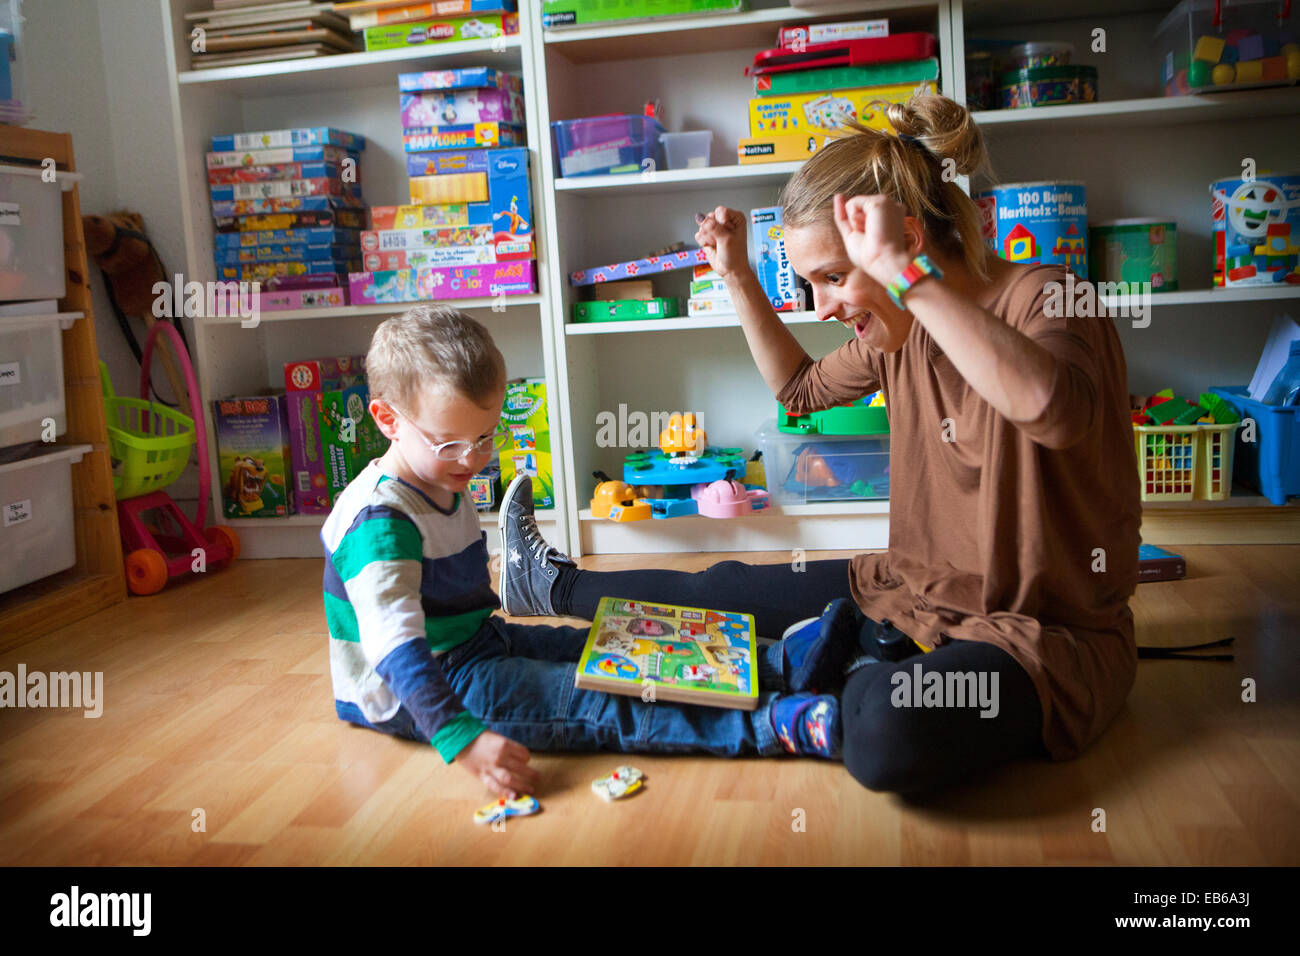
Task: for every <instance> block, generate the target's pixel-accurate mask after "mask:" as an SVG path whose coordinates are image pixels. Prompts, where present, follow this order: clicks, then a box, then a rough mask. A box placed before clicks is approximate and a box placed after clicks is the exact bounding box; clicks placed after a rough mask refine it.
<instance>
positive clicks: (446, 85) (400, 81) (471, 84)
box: [397, 66, 524, 93]
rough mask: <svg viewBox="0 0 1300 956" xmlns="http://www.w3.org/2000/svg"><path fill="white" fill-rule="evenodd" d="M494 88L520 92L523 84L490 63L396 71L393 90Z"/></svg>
mask: <svg viewBox="0 0 1300 956" xmlns="http://www.w3.org/2000/svg"><path fill="white" fill-rule="evenodd" d="M487 88H491V89H498V90H505V91H507V92H510V93H522V92H523V91H524V83H523V80H521V79H520V78H519V77H518V76H517V75H515V74H514V73H506V72H505V71H504V70H497V69H494V68H492V67H490V66H471V67H467V68H465V69H460V70H425V71H424V72H422V73H399V74H398V75H397V89H398V91H399V92H402V93H419V92H422V91H425V90H477V89H487Z"/></svg>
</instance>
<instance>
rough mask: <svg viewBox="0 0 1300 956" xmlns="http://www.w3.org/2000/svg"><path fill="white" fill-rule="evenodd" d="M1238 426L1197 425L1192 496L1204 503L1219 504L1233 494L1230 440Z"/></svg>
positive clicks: (1231, 424) (1231, 440)
mask: <svg viewBox="0 0 1300 956" xmlns="http://www.w3.org/2000/svg"><path fill="white" fill-rule="evenodd" d="M1240 425H1241V422H1230V423H1228V424H1226V425H1197V426H1196V440H1197V442H1198V445H1197V449H1196V482H1195V495H1196V497H1197V498H1199V499H1202V500H1205V501H1222V500H1223V499H1224V498H1227V497H1230V496H1231V494H1232V465H1233V450H1234V448H1235V447H1236V442H1235V441H1234V440H1233V438H1234V436H1235V435H1236V432H1237V429H1238V428H1239V427H1240Z"/></svg>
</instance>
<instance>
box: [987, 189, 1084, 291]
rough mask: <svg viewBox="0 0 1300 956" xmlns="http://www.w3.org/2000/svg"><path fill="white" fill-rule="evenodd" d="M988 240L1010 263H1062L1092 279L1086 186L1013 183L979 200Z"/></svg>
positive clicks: (1081, 277) (991, 190) (1077, 273)
mask: <svg viewBox="0 0 1300 956" xmlns="http://www.w3.org/2000/svg"><path fill="white" fill-rule="evenodd" d="M975 202H976V204H977V205H978V206H979V208H980V215H981V222H982V232H983V236H984V241H985V242H986V243H987V244H988V246H989V248H990V249H992V250H993V251H994V252H996V253H997V254H998V255H999V256H1001V257H1002V258H1003V259H1006V260H1007V261H1008V262H1019V263H1026V264H1027V263H1039V262H1045V263H1057V264H1059V265H1063V266H1067V267H1069V268H1070V269H1071V270H1072V271H1073V272H1074V274H1075V275H1076V276H1078V277H1079V278H1080V279H1086V278H1088V243H1087V228H1088V226H1087V223H1088V204H1087V192H1086V189H1085V187H1084V184H1083V183H1082V182H1078V181H1071V180H1047V181H1044V182H1032V183H1008V184H1005V185H1001V186H994V187H992V188H990V189H986V190H984V191H983V192H982V193H980V194H979V196H977V197H976V200H975Z"/></svg>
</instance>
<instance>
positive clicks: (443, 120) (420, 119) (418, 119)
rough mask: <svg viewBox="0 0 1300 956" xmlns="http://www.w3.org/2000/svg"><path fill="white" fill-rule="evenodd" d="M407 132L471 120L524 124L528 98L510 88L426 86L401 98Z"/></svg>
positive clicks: (475, 121) (470, 121) (472, 121)
mask: <svg viewBox="0 0 1300 956" xmlns="http://www.w3.org/2000/svg"><path fill="white" fill-rule="evenodd" d="M398 108H399V109H400V110H401V113H402V132H403V133H430V132H433V131H434V130H436V129H439V128H442V127H446V126H464V125H465V124H467V123H514V124H515V125H517V126H522V125H523V124H524V98H523V96H522V95H521V94H519V93H514V92H511V91H510V90H501V89H496V88H495V87H488V88H486V89H478V90H425V91H422V92H419V93H403V94H402V95H401V98H400V100H399V107H398Z"/></svg>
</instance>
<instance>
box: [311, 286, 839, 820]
mask: <svg viewBox="0 0 1300 956" xmlns="http://www.w3.org/2000/svg"><path fill="white" fill-rule="evenodd" d="M366 372H367V375H368V378H369V383H370V414H371V415H372V416H373V417H374V419H375V421H376V422H377V423H378V426H379V428H380V430H381V431H382V432H383V433H384V434H385V435H386V436H387V437H388V438H389V439H390V440H391V444H390V446H389V449H388V451H387V452H386V453H385V454H384V455H383V457H382V458H379V459H376V460H375V461H372V462H371V463H370V465H368V466H367V467H366V469H365V470H364V471H363V472H362V473H361V474H360V475H358V476H357V478H356V479H355V480H354V481H353V482H352V483H351V484H349V485H348V487H347V488H346V489H344V491H343V493H342V494H341V495H340V496H339V499H338V501H337V503H336V504H335V506H334V509H333V511H331V513H330V515H329V518H328V519H327V520H326V522H325V526H324V528H323V529H322V531H321V540H322V542H323V543H324V546H325V559H326V560H325V578H324V603H325V616H326V620H327V621H328V624H329V631H330V673H331V676H332V679H333V683H334V697H335V709H336V711H337V713H338V715H339V717H340V718H341V719H343V720H346V721H349V722H350V723H353V724H357V725H359V726H363V727H370V728H372V729H375V730H379V731H382V732H384V733H389V734H394V735H397V736H401V737H406V738H410V739H413V740H423V741H428V742H430V743H431V744H432V745H433V747H434V748H435V749H436V750H437V751H438V753H439V754H440V755H441V756H442V758H443V759H444V760H445V761H447V762H449V763H450V762H452V761H453V760H454V761H455V762H457V763H459V764H460V765H461V766H463V767H464V768H465V769H466V770H467V771H469V772H470V773H472V774H474V775H475V776H477V777H478V778H479V779H480V780H481V781H482V782H483V783H484V784H486V785H487V787H488V788H489V789H490V790H492V791H493V792H494V793H496V794H498V795H501V796H506V797H509V798H513V797H515V796H516V795H517V794H518V793H526V792H531V791H534V790H536V788H537V784H538V775H537V772H536V771H535V770H534V769H532V768H531V767H529V766H528V762H529V759H530V755H529V751H528V749H526V748H534V749H539V750H602V749H604V750H619V751H637V752H643V753H688V752H701V751H703V752H709V753H715V754H720V755H724V756H739V755H742V754H754V753H756V754H761V755H770V754H775V753H780V752H781V751H782V749H783V747H784V749H786V750H789V751H791V752H795V753H804V754H817V755H820V756H824V757H830V758H835V757H838V755H839V733H840V732H839V705H838V702H837V701H836V699H835V698H834V697H833V696H829V695H823V696H816V695H814V694H811V693H794V694H791V693H773V692H770V691H769V692H767V693H760V697H759V707H758V709H757V710H755V711H753V712H752V713H747V712H743V711H738V710H724V709H719V708H708V707H689V706H682V705H677V704H671V703H652V702H651V703H648V702H643V701H642V700H641V699H640V698H637V697H625V696H621V695H615V694H605V693H601V692H597V691H587V690H579V689H577V688H575V687H574V674H575V665H576V662H577V660H578V658H579V656H580V654H581V651H582V647H583V644H584V643H585V641H586V637H587V632H586V630H584V629H582V628H574V627H538V626H532V627H526V626H523V625H518V624H512V623H509V622H507V621H505V620H504V619H503V618H501V617H494V616H493V614H492V612H493V611H494V610H496V609H497V608H498V607H500V604H499V602H498V600H497V597H496V595H495V594H494V593H493V591H492V587H491V583H490V580H491V579H490V575H489V572H488V553H487V547H486V544H485V540H486V535H485V534H484V532H483V531H482V529H481V527H480V524H479V516H478V514H477V512H475V510H474V508H473V506H472V505H471V503H470V502H469V500H468V498H467V497H466V496H465V495H464V493H463V492H464V490H465V488H466V486H467V485H468V483H469V480H470V478H471V477H472V476H473V475H474V474H475V473H476V472H478V471H479V470H480V469H482V468H483V467H484V465H486V464H487V462H488V460H489V458H490V457H491V454H492V443H493V435H494V433H495V431H496V426H497V420H498V418H499V417H500V414H501V403H502V400H503V398H504V395H505V382H506V372H505V362H504V360H503V359H502V357H501V353H500V352H499V351H498V350H497V348H496V346H495V345H494V344H493V342H492V339H491V337H490V336H489V335H488V333H487V330H486V329H484V328H483V326H482V325H480V324H479V323H478V322H476V321H474V319H472V318H470V317H469V316H467V315H465V314H464V313H462V312H460V311H458V310H456V309H452V308H448V307H444V306H420V307H417V308H413V309H411V310H410V311H408V312H406V313H405V314H403V315H399V316H394V317H392V318H390V319H388V320H386V321H385V322H383V323H382V324H381V325H380V326H379V328H378V329H377V330H376V331H375V335H374V338H373V340H372V342H371V346H370V352H369V354H368V355H367V356H366ZM521 480H522V481H524V482H527V480H528V479H527V478H523V477H522V476H521V478H517V479H516V484H514V485H512V487H511V494H510V495H508V499H510V500H512V501H513V500H516V499H520V498H522V497H524V496H523V495H521V494H520V491H521V489H520V488H519V487H518V483H519V482H520V481H521ZM522 491H525V492H527V494H526V497H527V499H528V502H527V504H528V505H531V498H532V495H531V486H528V487H526V488H524V489H522ZM526 511H527V514H525V513H524V511H523V510H521V509H517V512H518V513H515V512H512V514H513V516H514V518H515V519H516V524H517V526H518V529H521V530H522V531H523V532H524V536H523V537H518V536H517V537H516V538H514V539H511V540H512V541H514V542H517V544H512V545H511V546H510V548H509V550H510V552H511V553H509V554H503V555H502V561H504V562H509V561H515V562H516V563H519V562H518V558H519V556H518V553H517V552H518V547H519V546H523V547H529V546H530V545H529V544H528V542H530V541H533V540H536V541H541V540H542V539H541V536H540V535H539V534H537V533H536V526H535V525H534V524H533V523H532V518H531V511H532V509H531V507H527V509H526ZM510 518H511V515H505V514H503V516H502V519H501V520H502V526H503V528H504V527H505V525H506V523H507V522H508V520H509V519H510ZM530 530H531V533H530ZM558 559H560V560H568V559H567V558H562V556H559V558H558ZM615 596H616V595H615ZM848 616H849V615H848V614H847V613H842V614H840V615H839V617H838V618H836V621H837V622H838V623H836V625H835V627H834V631H835V633H834V634H832V633H831V630H832V628H831V625H830V624H829V623H828V624H827V625H826V626H823V627H821V628H820V629H819V628H816V627H814V628H812V629H811V632H810V634H809V635H808V636H807V639H806V640H805V641H804V642H803V643H802V644H800V645H799V647H798V651H799V653H798V657H797V660H798V661H799V666H798V667H797V668H794V669H793V673H792V674H791V678H792V679H790V680H789V681H788V682H787V681H786V679H785V676H786V674H787V673H790V672H791V668H790V667H789V666H788V665H787V664H786V662H785V658H784V657H783V647H791V646H792V645H791V644H790V643H789V642H787V644H786V645H782V644H774V645H771V646H770V647H768V648H765V649H764V652H763V654H761V655H760V657H761V658H762V659H761V660H760V661H759V662H758V663H759V673H760V685H761V686H762V687H764V688H771V689H780V690H782V691H785V690H786V687H787V683H788V684H789V685H790V686H791V689H793V688H794V687H795V686H796V685H797V686H798V689H800V690H802V689H803V688H805V687H809V686H813V685H814V684H815V685H817V686H822V687H828V688H829V687H832V686H833V685H834V684H835V679H834V678H835V677H842V671H843V667H844V664H845V663H846V661H845V660H843V659H842V651H840V650H837V649H838V648H843V647H844V646H845V643H846V642H845V641H844V640H843V639H842V634H841V633H840V630H841V625H843V626H844V627H848V626H853V625H851V624H845V623H844V621H842V620H840V619H842V618H847V617H848ZM832 617H834V615H831V614H827V615H826V616H825V620H826V621H828V622H829V621H830V620H831V619H832ZM853 633H855V634H856V631H854V632H853ZM832 637H834V638H835V639H834V640H832V639H831V638H832ZM792 640H793V639H792ZM841 683H842V681H841Z"/></svg>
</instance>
